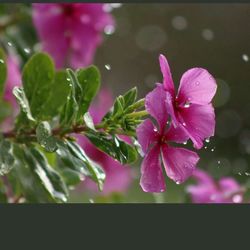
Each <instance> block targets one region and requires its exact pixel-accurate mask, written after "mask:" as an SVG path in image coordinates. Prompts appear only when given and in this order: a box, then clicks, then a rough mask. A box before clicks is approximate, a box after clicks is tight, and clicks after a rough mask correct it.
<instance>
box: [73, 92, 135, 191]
mask: <svg viewBox="0 0 250 250" xmlns="http://www.w3.org/2000/svg"><path fill="white" fill-rule="evenodd" d="M111 106H112V96H111V94H110V92H109V91H107V90H101V92H100V94H99V96H98V101H97V102H96V103H95V104H94V105H92V106H91V108H90V114H91V116H92V118H93V121H94V123H95V124H96V123H99V122H100V121H101V118H102V117H103V116H104V115H105V114H106V112H107V111H108V110H109V108H110V107H111ZM77 138H78V143H79V145H81V146H82V148H83V149H84V150H85V152H86V153H87V154H88V155H89V157H90V158H91V159H93V160H94V161H96V162H97V163H99V164H100V165H101V166H102V167H103V169H104V171H105V173H106V180H105V182H104V188H103V191H102V194H105V195H107V194H110V193H113V192H124V191H126V190H127V189H128V187H129V185H130V184H131V181H132V169H131V168H130V167H129V166H123V165H121V164H120V163H119V162H117V161H115V160H114V159H113V158H112V157H110V156H108V155H107V154H105V153H103V152H101V151H100V150H98V149H97V148H96V147H95V146H93V144H91V143H90V142H89V141H88V140H87V139H86V137H84V136H79V135H77ZM122 139H123V140H126V141H127V142H128V138H122ZM83 187H87V188H88V189H89V190H92V191H94V192H97V191H98V190H97V186H96V184H95V183H94V182H93V181H92V180H90V179H87V180H85V182H84V186H83Z"/></svg>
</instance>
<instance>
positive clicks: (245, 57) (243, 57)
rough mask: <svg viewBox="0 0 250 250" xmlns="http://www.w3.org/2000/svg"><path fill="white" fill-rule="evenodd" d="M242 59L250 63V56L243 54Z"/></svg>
mask: <svg viewBox="0 0 250 250" xmlns="http://www.w3.org/2000/svg"><path fill="white" fill-rule="evenodd" d="M242 59H243V61H245V62H248V61H249V56H248V55H247V54H243V55H242Z"/></svg>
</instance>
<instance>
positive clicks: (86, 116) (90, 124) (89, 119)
mask: <svg viewBox="0 0 250 250" xmlns="http://www.w3.org/2000/svg"><path fill="white" fill-rule="evenodd" d="M83 120H84V122H85V124H86V126H87V127H88V128H90V129H92V130H96V129H95V124H94V122H93V119H92V117H91V115H90V113H89V112H86V113H85V114H84V116H83Z"/></svg>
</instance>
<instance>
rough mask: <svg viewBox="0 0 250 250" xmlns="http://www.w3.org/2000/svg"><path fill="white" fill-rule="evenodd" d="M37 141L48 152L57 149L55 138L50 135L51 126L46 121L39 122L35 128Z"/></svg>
mask: <svg viewBox="0 0 250 250" xmlns="http://www.w3.org/2000/svg"><path fill="white" fill-rule="evenodd" d="M36 136H37V141H38V143H39V144H40V145H41V146H42V147H43V148H45V150H46V151H48V152H54V151H56V149H57V144H56V139H55V138H54V137H53V136H52V132H51V127H50V124H49V123H48V122H46V121H45V122H41V123H39V124H38V126H37V128H36Z"/></svg>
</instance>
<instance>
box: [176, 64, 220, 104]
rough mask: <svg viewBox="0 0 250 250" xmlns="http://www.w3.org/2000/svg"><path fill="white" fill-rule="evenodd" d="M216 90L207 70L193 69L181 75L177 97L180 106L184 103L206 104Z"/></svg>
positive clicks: (214, 82) (213, 80)
mask: <svg viewBox="0 0 250 250" xmlns="http://www.w3.org/2000/svg"><path fill="white" fill-rule="evenodd" d="M216 89H217V85H216V81H215V79H214V78H213V77H212V75H211V74H210V73H209V72H208V71H207V70H205V69H202V68H193V69H190V70H188V71H186V72H185V73H184V74H183V76H182V78H181V81H180V86H179V91H178V95H177V96H178V100H179V102H181V103H182V104H185V103H186V102H190V103H195V104H201V105H202V104H208V103H210V102H211V100H212V98H213V97H214V95H215V93H216Z"/></svg>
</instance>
